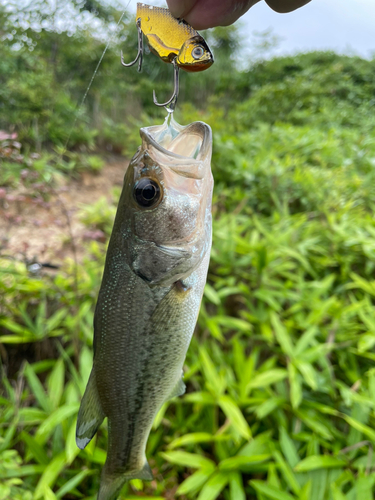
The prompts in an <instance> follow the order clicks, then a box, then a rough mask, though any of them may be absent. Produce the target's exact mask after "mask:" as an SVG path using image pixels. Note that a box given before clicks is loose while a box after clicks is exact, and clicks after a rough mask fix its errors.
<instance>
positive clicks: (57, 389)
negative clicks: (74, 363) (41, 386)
mask: <svg viewBox="0 0 375 500" xmlns="http://www.w3.org/2000/svg"><path fill="white" fill-rule="evenodd" d="M64 379H65V367H64V362H63V360H62V359H61V358H60V359H58V360H57V361H56V364H55V366H54V368H53V370H52V372H51V374H50V376H49V378H48V382H47V387H48V397H49V400H50V401H51V403H52V405H53V407H54V408H57V406H58V405H59V403H60V399H61V396H62V393H63V390H64Z"/></svg>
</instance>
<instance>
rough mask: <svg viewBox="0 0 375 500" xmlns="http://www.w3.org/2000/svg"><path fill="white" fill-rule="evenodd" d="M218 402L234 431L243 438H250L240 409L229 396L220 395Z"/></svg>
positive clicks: (247, 426) (249, 431)
mask: <svg viewBox="0 0 375 500" xmlns="http://www.w3.org/2000/svg"><path fill="white" fill-rule="evenodd" d="M218 403H219V405H220V407H221V409H222V410H223V412H224V413H225V415H226V417H227V418H228V419H229V420H230V422H231V424H232V425H233V427H234V428H235V429H236V431H237V432H238V433H239V434H240V435H241V436H242V437H243V438H245V439H250V437H251V430H250V427H249V425H248V423H247V422H246V420H245V417H244V416H243V414H242V412H241V410H240V409H239V408H238V406H237V405H236V403H235V402H234V401H233V400H232V399H231V398H230V397H229V396H225V395H224V396H220V397H219V399H218Z"/></svg>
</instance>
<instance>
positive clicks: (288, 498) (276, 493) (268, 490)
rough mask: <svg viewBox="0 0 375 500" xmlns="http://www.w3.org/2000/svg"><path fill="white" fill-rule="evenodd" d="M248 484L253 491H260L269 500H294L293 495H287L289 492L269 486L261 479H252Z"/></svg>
mask: <svg viewBox="0 0 375 500" xmlns="http://www.w3.org/2000/svg"><path fill="white" fill-rule="evenodd" d="M250 484H251V486H252V487H253V488H254V490H255V491H257V492H258V493H262V494H263V495H265V496H266V498H270V499H271V500H295V497H293V496H292V495H289V493H286V492H284V491H281V490H279V489H278V488H275V487H274V486H270V485H269V484H266V483H264V482H263V481H259V480H253V481H250Z"/></svg>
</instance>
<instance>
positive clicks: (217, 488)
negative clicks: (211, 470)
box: [198, 473, 229, 500]
mask: <svg viewBox="0 0 375 500" xmlns="http://www.w3.org/2000/svg"><path fill="white" fill-rule="evenodd" d="M228 480H229V476H228V475H227V474H221V473H217V474H214V475H212V476H211V477H210V479H209V480H208V481H207V483H206V484H205V485H204V486H203V488H202V490H201V492H200V494H199V496H198V500H215V498H217V497H218V496H219V495H220V493H221V492H222V490H223V489H224V488H225V486H226V485H227V483H228Z"/></svg>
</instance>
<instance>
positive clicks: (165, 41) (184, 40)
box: [121, 3, 214, 110]
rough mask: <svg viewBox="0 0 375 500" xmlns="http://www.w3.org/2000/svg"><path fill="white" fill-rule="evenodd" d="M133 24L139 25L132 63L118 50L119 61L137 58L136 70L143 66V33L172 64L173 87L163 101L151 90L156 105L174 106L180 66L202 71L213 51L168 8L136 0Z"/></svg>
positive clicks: (153, 47) (155, 51)
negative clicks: (136, 49) (136, 46)
mask: <svg viewBox="0 0 375 500" xmlns="http://www.w3.org/2000/svg"><path fill="white" fill-rule="evenodd" d="M136 19H137V20H136V24H137V29H138V53H137V57H136V58H135V59H134V61H132V62H131V63H125V62H124V58H123V54H122V52H121V63H122V65H123V66H126V67H129V66H133V65H134V64H136V62H137V61H138V71H141V69H142V61H143V35H145V37H146V39H147V43H148V46H149V48H150V50H151V52H153V53H154V54H156V55H157V56H159V57H160V59H161V60H162V61H165V62H167V63H171V64H173V67H174V91H173V95H172V97H171V98H170V99H169V100H168V101H167V102H165V103H159V102H158V101H157V99H156V96H155V91H154V94H153V98H154V103H155V104H156V105H157V106H169V107H170V109H172V110H173V109H174V106H175V105H176V102H177V98H178V91H179V75H178V71H179V69H180V68H182V69H184V70H185V71H191V72H192V71H194V72H195V71H203V70H205V69H207V68H209V67H210V66H211V65H212V64H213V62H214V57H213V54H212V52H211V50H210V48H209V47H208V45H207V43H206V41H205V40H204V38H203V37H202V36H201V35H200V34H199V33H198V32H197V31H196V30H195V29H193V28H192V27H191V26H190V24H188V23H187V22H186V21H184V20H182V19H181V20H178V19H176V18H174V17H173V16H172V14H171V13H170V11H169V10H168V9H162V8H160V7H153V6H150V5H146V4H144V3H138V4H137V17H136Z"/></svg>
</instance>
